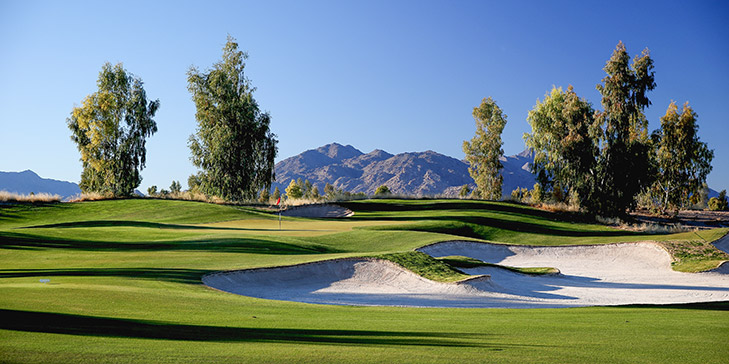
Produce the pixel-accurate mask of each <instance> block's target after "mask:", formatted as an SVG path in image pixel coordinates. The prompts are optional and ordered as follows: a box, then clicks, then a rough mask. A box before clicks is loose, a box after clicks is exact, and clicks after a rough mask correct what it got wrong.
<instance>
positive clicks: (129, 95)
mask: <svg viewBox="0 0 729 364" xmlns="http://www.w3.org/2000/svg"><path fill="white" fill-rule="evenodd" d="M96 84H97V86H98V90H97V91H96V92H94V93H92V94H90V95H88V96H86V98H84V100H83V102H82V105H81V106H80V107H74V108H73V110H72V111H71V116H70V117H69V118H67V119H66V122H67V124H68V128H69V129H71V140H73V141H74V142H75V143H76V146H77V147H78V150H79V152H80V153H81V162H82V164H83V172H82V173H81V182H80V183H79V187H80V188H81V190H82V191H83V192H99V193H103V194H110V195H113V196H122V197H123V196H131V195H132V194H133V193H134V189H135V188H137V187H138V186H139V184H140V183H141V182H142V177H141V175H140V171H141V170H142V169H143V168H144V167H145V164H146V153H147V149H146V139H147V138H148V137H150V136H152V134H154V133H156V132H157V123H156V122H155V121H154V119H153V117H154V115H155V114H156V112H157V110H158V109H159V100H154V101H149V100H147V94H146V92H145V91H144V87H143V82H142V80H141V79H140V78H139V77H135V76H134V75H133V74H131V73H129V72H127V71H126V70H125V69H124V67H123V65H122V64H121V63H119V64H117V65H114V66H112V65H111V64H110V63H108V62H107V63H105V64H104V65H103V67H102V68H101V72H100V73H99V78H98V80H97V82H96Z"/></svg>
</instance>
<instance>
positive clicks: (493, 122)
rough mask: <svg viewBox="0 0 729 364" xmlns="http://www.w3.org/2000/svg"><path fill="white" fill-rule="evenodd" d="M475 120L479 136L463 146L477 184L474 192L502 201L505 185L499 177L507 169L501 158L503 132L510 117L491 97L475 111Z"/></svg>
mask: <svg viewBox="0 0 729 364" xmlns="http://www.w3.org/2000/svg"><path fill="white" fill-rule="evenodd" d="M473 118H474V119H475V120H476V135H475V136H474V137H473V139H471V141H470V142H469V141H464V142H463V152H464V153H466V161H468V163H469V167H468V173H469V174H470V175H471V177H472V178H473V179H474V181H476V189H475V190H474V192H476V194H477V195H478V196H479V197H480V198H483V199H487V200H499V199H501V184H502V183H503V177H501V175H500V174H499V170H500V169H501V168H503V166H502V165H501V162H500V161H499V157H501V155H502V154H504V151H503V150H502V149H501V146H502V145H503V144H504V143H503V142H502V141H501V132H502V131H503V130H504V126H505V125H506V115H504V114H503V113H502V111H501V109H500V108H499V107H498V106H497V105H496V102H495V101H494V100H493V99H492V98H491V97H489V98H485V99H483V100H482V101H481V105H479V106H478V107H475V108H474V109H473Z"/></svg>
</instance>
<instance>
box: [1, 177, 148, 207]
mask: <svg viewBox="0 0 729 364" xmlns="http://www.w3.org/2000/svg"><path fill="white" fill-rule="evenodd" d="M0 191H7V192H12V193H18V194H23V195H27V194H30V193H31V192H33V193H49V194H51V195H59V196H61V198H62V199H64V200H67V199H69V198H71V197H74V196H77V195H80V194H81V189H80V188H79V187H78V184H76V183H73V182H67V181H59V180H55V179H50V178H43V177H40V176H38V175H37V174H36V173H35V172H33V171H31V170H26V171H22V172H2V171H0ZM134 193H135V194H136V195H137V196H144V194H142V192H140V191H139V190H134Z"/></svg>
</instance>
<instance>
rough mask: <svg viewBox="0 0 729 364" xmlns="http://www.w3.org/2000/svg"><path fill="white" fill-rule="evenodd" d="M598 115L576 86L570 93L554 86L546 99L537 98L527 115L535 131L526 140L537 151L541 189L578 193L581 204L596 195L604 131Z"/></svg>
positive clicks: (537, 168) (528, 145) (536, 162)
mask: <svg viewBox="0 0 729 364" xmlns="http://www.w3.org/2000/svg"><path fill="white" fill-rule="evenodd" d="M594 114H595V110H593V108H592V105H591V104H590V103H589V102H588V101H587V100H585V99H581V98H579V97H578V96H577V94H576V93H575V91H574V89H573V87H572V86H569V87H568V88H567V91H566V92H565V91H563V90H562V88H561V87H560V88H556V87H553V88H552V91H551V92H550V93H548V94H547V95H545V96H544V100H542V101H540V100H537V104H536V105H535V106H534V108H533V109H532V110H531V111H530V112H529V115H528V117H527V121H528V122H529V124H530V126H531V128H532V132H531V133H525V134H524V139H525V141H526V145H527V147H528V148H529V149H531V150H532V151H533V152H534V163H533V164H532V171H533V172H534V173H535V174H536V176H537V181H538V183H539V184H540V186H539V187H540V191H541V190H552V191H558V192H559V193H553V195H557V196H564V197H566V196H569V195H570V193H573V194H574V193H576V194H577V196H578V199H579V200H580V201H579V202H580V205H583V204H584V201H587V200H589V199H590V198H593V195H594V194H595V183H596V181H595V179H596V175H595V173H596V163H597V156H598V154H599V139H598V138H599V134H600V129H599V125H598V124H597V123H596V121H595V118H594Z"/></svg>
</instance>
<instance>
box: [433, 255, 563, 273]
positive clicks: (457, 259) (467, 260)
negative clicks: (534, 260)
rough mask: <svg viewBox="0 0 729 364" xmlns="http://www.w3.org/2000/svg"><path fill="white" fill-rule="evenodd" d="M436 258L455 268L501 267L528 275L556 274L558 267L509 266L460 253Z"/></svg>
mask: <svg viewBox="0 0 729 364" xmlns="http://www.w3.org/2000/svg"><path fill="white" fill-rule="evenodd" d="M436 259H437V260H439V261H441V262H443V263H445V264H447V265H449V266H451V267H453V268H455V269H458V268H476V267H496V268H501V269H506V270H510V271H512V272H516V273H522V274H529V275H542V274H558V273H559V269H557V268H552V267H526V268H519V267H510V266H508V265H500V264H494V263H486V262H484V261H481V260H478V259H476V258H471V257H464V256H460V255H450V256H447V257H440V258H436Z"/></svg>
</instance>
